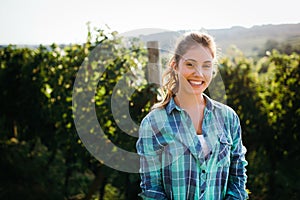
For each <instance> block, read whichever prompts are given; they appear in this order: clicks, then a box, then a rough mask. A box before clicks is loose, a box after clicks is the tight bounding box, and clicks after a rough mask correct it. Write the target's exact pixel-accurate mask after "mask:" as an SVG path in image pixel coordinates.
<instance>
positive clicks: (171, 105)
mask: <svg viewBox="0 0 300 200" xmlns="http://www.w3.org/2000/svg"><path fill="white" fill-rule="evenodd" d="M203 97H204V98H205V100H206V109H207V110H208V111H212V110H213V109H214V107H215V102H214V100H212V99H211V98H209V97H208V96H207V95H206V94H204V93H203ZM174 109H176V110H177V111H182V108H180V107H179V106H178V105H177V104H176V103H175V100H174V97H171V99H170V101H169V103H168V104H167V105H166V111H167V113H168V114H171V112H172V111H173V110H174Z"/></svg>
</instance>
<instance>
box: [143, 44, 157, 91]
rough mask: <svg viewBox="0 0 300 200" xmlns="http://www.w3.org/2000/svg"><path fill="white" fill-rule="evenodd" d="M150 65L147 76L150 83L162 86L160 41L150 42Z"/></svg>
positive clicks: (148, 46)
mask: <svg viewBox="0 0 300 200" xmlns="http://www.w3.org/2000/svg"><path fill="white" fill-rule="evenodd" d="M147 49H148V65H147V69H146V76H147V81H148V83H150V84H152V83H154V84H157V85H159V86H160V85H161V65H160V60H159V47H158V41H148V42H147Z"/></svg>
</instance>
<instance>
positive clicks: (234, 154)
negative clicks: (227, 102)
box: [225, 115, 248, 200]
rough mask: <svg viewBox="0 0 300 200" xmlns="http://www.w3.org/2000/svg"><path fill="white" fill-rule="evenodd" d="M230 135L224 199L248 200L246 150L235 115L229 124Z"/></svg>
mask: <svg viewBox="0 0 300 200" xmlns="http://www.w3.org/2000/svg"><path fill="white" fill-rule="evenodd" d="M231 133H232V140H233V145H232V149H231V164H230V170H229V180H228V187H227V193H226V198H225V199H227V200H231V199H248V193H247V191H246V182H247V175H246V166H247V164H248V162H247V161H246V159H245V154H246V148H245V147H244V145H243V142H242V135H241V126H240V121H239V118H238V116H237V115H235V117H234V120H233V123H232V124H231Z"/></svg>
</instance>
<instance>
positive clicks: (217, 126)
mask: <svg viewBox="0 0 300 200" xmlns="http://www.w3.org/2000/svg"><path fill="white" fill-rule="evenodd" d="M215 60H216V46H215V43H214V40H213V38H212V37H211V36H210V35H208V34H204V33H197V32H192V33H189V34H186V35H185V36H184V37H183V38H182V39H181V40H180V41H179V42H178V43H177V46H176V48H175V53H174V56H173V58H172V59H171V61H170V63H169V69H167V71H166V72H165V74H164V76H163V77H164V79H163V80H164V81H165V82H164V84H163V87H162V89H163V91H165V93H166V94H165V95H164V98H163V100H162V101H161V102H160V103H158V104H156V105H155V106H154V109H152V111H151V112H150V113H149V114H148V115H147V116H146V117H145V118H144V119H143V121H142V122H141V125H140V130H139V139H138V141H137V146H136V147H137V152H138V154H139V155H140V163H141V168H140V174H141V189H142V193H141V194H140V196H141V197H143V198H144V199H178V200H184V199H213V200H216V199H247V198H248V195H247V192H246V187H245V185H246V179H247V176H246V169H245V166H246V165H247V161H246V160H245V153H246V149H245V147H244V146H243V144H242V139H241V127H240V122H239V118H238V116H237V115H236V113H235V112H234V111H233V110H232V109H231V108H229V107H228V106H226V105H224V104H221V103H219V102H216V101H214V100H212V99H210V98H209V97H208V96H207V95H205V94H204V93H203V92H204V91H205V89H207V87H208V86H209V84H210V82H211V80H212V78H213V76H214V74H215V73H216V66H215V64H214V63H215Z"/></svg>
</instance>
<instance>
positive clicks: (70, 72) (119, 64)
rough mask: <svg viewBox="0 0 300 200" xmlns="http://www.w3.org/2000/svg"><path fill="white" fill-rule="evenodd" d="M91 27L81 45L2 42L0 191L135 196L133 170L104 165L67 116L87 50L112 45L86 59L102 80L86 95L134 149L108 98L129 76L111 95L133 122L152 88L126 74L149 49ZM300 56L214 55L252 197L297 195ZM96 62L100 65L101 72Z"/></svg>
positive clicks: (108, 127) (111, 131)
mask: <svg viewBox="0 0 300 200" xmlns="http://www.w3.org/2000/svg"><path fill="white" fill-rule="evenodd" d="M95 32H96V33H95V34H94V35H93V33H92V32H91V31H90V30H89V31H88V38H87V42H86V43H85V44H83V45H76V44H74V45H68V46H58V45H56V44H53V45H51V46H50V47H45V46H42V45H41V46H39V47H38V48H35V49H30V48H19V47H17V46H14V45H9V46H7V47H3V48H1V49H0V112H1V116H0V152H1V157H0V171H1V172H0V199H138V197H137V194H138V193H139V192H140V189H139V175H138V174H130V173H125V172H120V171H117V170H114V169H112V168H109V167H107V166H105V165H103V163H102V162H100V161H98V160H97V159H95V158H94V157H93V156H92V155H91V154H90V153H89V152H88V151H87V150H86V148H85V147H84V145H83V144H82V141H81V140H80V138H79V136H78V135H77V131H76V128H75V125H74V121H73V117H74V116H73V112H72V111H73V108H74V107H73V106H75V107H76V105H72V94H73V93H72V92H73V85H74V81H75V78H76V75H77V72H78V70H79V68H80V67H81V66H82V64H83V63H84V61H85V60H86V59H87V58H88V57H89V54H90V53H91V52H92V51H93V49H95V48H96V47H97V46H99V45H102V46H105V47H106V49H109V55H108V57H106V58H102V59H100V61H101V60H102V61H103V62H100V63H99V62H97V63H96V64H95V63H94V64H95V65H93V63H92V64H91V65H87V66H85V67H87V69H88V70H87V73H88V74H87V76H86V77H87V78H90V79H95V81H96V80H99V81H96V82H95V83H96V84H97V90H96V93H95V99H94V102H92V103H93V104H95V105H96V111H97V118H98V121H99V123H100V125H101V127H102V129H103V131H104V133H106V135H107V139H109V140H111V141H112V142H113V143H115V144H117V145H118V146H120V147H121V148H123V149H126V150H128V151H132V152H135V142H136V139H137V138H135V137H130V136H128V135H127V134H124V133H123V130H121V129H120V128H119V127H118V124H117V122H116V119H114V116H113V113H112V111H111V107H110V106H111V97H112V95H113V90H114V87H115V85H116V84H117V83H118V82H119V81H120V80H121V79H122V78H123V77H124V75H125V74H126V77H127V79H125V80H124V84H128V86H129V85H130V86H134V88H135V91H134V93H133V94H132V95H131V96H126V95H127V94H128V93H127V92H126V91H124V90H123V91H122V90H120V91H118V95H120V97H122V98H125V99H127V100H128V101H125V102H124V105H123V104H122V105H121V106H129V111H130V113H129V114H130V116H125V117H126V118H130V117H131V118H132V119H133V120H134V121H135V122H136V123H137V124H139V122H140V121H141V119H142V118H143V117H144V116H145V114H146V113H147V112H148V111H149V109H150V106H151V102H153V99H154V98H155V95H156V86H155V85H151V84H147V82H146V81H145V80H142V79H141V80H140V81H141V84H135V83H132V81H131V80H136V79H138V78H137V77H144V70H145V66H146V63H147V51H146V48H145V47H144V46H143V44H142V43H140V42H139V41H138V40H132V41H130V42H131V45H130V48H128V47H127V46H125V45H124V44H123V43H122V40H121V37H120V36H118V34H117V33H116V32H113V31H110V30H95ZM94 56H95V57H98V58H100V57H101V56H103V54H101V55H97V54H96V55H95V54H94ZM299 60H300V58H299V54H298V53H296V52H290V53H289V54H287V53H284V52H278V51H276V50H272V51H268V52H267V54H266V55H261V56H260V57H259V58H247V57H246V56H244V55H243V53H242V52H240V51H238V50H237V49H233V50H232V51H230V53H228V54H227V55H225V56H223V57H222V58H220V60H219V73H220V74H221V77H222V79H223V82H224V85H225V89H226V95H225V96H224V97H223V98H224V102H226V104H228V105H229V106H231V107H232V108H233V109H234V110H236V111H237V113H238V115H239V116H240V118H241V125H242V129H243V140H244V144H245V146H246V147H247V149H248V153H247V159H248V161H249V165H248V167H247V169H248V171H247V174H248V183H247V188H248V189H249V191H250V192H251V194H250V197H251V199H286V198H289V199H299V198H300V194H299V189H298V188H300V182H299V180H298V178H299V177H300V170H299V169H300V167H299V163H300V161H299V145H298V144H299V133H300V130H299V125H298V122H299V119H300V106H299V102H300V99H299V98H300V97H299V95H298V92H299V91H300V90H299V87H300V77H299V69H300V67H299ZM101 66H102V67H105V69H106V70H105V72H104V73H102V74H101V76H99V73H98V74H97V68H99V67H101ZM125 88H126V87H125ZM83 89H84V88H83ZM82 94H84V93H82ZM86 120H87V123H88V120H89V119H86ZM91 131H92V130H91ZM136 131H137V130H132V132H131V133H130V134H134V133H136ZM91 133H92V132H91Z"/></svg>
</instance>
